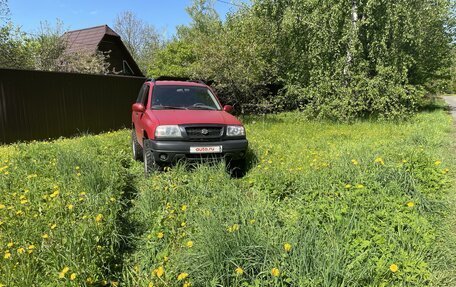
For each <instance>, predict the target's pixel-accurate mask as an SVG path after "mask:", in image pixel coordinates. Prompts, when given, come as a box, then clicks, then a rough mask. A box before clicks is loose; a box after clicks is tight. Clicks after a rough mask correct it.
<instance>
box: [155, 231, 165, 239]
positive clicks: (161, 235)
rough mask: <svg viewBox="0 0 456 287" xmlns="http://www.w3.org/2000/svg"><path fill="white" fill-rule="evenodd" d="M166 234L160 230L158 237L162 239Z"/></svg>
mask: <svg viewBox="0 0 456 287" xmlns="http://www.w3.org/2000/svg"><path fill="white" fill-rule="evenodd" d="M164 236H165V235H164V234H163V232H159V233H157V238H158V239H162V238H163V237H164Z"/></svg>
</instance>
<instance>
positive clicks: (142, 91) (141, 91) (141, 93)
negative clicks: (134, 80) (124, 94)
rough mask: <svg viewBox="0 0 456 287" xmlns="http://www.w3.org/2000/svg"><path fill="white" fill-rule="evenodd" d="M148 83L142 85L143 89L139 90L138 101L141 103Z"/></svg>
mask: <svg viewBox="0 0 456 287" xmlns="http://www.w3.org/2000/svg"><path fill="white" fill-rule="evenodd" d="M146 86H147V85H143V86H142V87H141V90H139V94H138V98H136V103H137V104H140V103H142V102H143V95H144V90H145V89H146Z"/></svg>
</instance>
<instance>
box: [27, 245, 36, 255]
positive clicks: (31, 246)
mask: <svg viewBox="0 0 456 287" xmlns="http://www.w3.org/2000/svg"><path fill="white" fill-rule="evenodd" d="M33 250H35V245H29V246H28V247H27V253H28V254H32V252H33Z"/></svg>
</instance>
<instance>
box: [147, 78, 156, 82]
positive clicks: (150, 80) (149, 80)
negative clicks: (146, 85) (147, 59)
mask: <svg viewBox="0 0 456 287" xmlns="http://www.w3.org/2000/svg"><path fill="white" fill-rule="evenodd" d="M146 82H155V79H154V78H147V79H146Z"/></svg>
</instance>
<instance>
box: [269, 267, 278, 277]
mask: <svg viewBox="0 0 456 287" xmlns="http://www.w3.org/2000/svg"><path fill="white" fill-rule="evenodd" d="M271 275H272V276H274V277H279V275H280V270H279V269H278V268H275V267H274V268H272V270H271Z"/></svg>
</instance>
